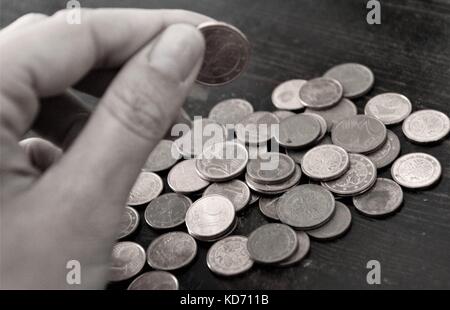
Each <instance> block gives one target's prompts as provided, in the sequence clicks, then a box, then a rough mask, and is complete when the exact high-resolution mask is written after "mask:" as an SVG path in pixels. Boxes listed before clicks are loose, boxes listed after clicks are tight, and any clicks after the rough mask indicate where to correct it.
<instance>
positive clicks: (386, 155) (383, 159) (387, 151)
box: [366, 130, 400, 169]
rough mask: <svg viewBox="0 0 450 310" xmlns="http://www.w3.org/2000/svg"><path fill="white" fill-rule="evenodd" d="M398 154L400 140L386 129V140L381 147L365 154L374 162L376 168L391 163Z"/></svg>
mask: <svg viewBox="0 0 450 310" xmlns="http://www.w3.org/2000/svg"><path fill="white" fill-rule="evenodd" d="M398 154H400V140H399V139H398V137H397V135H396V134H395V133H393V132H392V131H390V130H388V131H387V138H386V142H385V143H384V144H383V146H382V147H381V148H379V149H378V150H376V151H375V152H373V153H370V154H367V155H366V156H367V157H368V158H369V159H370V160H371V161H372V162H373V163H374V164H375V166H376V167H377V169H381V168H384V167H386V166H387V165H389V164H391V163H392V162H393V161H394V160H395V159H396V158H397V156H398Z"/></svg>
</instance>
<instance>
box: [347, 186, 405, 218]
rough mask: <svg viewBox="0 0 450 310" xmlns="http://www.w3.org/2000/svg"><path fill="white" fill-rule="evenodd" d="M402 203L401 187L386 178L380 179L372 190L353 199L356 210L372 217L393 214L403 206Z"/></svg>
mask: <svg viewBox="0 0 450 310" xmlns="http://www.w3.org/2000/svg"><path fill="white" fill-rule="evenodd" d="M402 202H403V191H402V188H401V187H400V185H398V184H397V183H395V182H394V181H392V180H390V179H385V178H378V179H377V182H376V183H375V185H374V186H373V187H372V188H371V189H370V190H368V191H367V192H365V193H364V194H362V195H359V196H355V197H353V204H354V205H355V207H356V209H357V210H358V211H360V212H361V213H362V214H364V215H367V216H370V217H377V216H384V215H387V214H390V213H393V212H394V211H396V210H397V209H398V208H399V207H400V206H401V204H402Z"/></svg>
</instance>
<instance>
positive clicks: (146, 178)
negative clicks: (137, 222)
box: [127, 172, 164, 206]
mask: <svg viewBox="0 0 450 310" xmlns="http://www.w3.org/2000/svg"><path fill="white" fill-rule="evenodd" d="M163 188H164V185H163V181H162V179H161V177H160V176H159V175H157V174H156V173H153V172H141V173H140V174H139V176H138V178H137V180H136V182H135V183H134V186H133V188H132V189H131V192H130V195H129V197H128V202H127V204H128V205H130V206H139V205H142V204H144V203H147V202H150V201H151V200H153V199H155V198H156V197H158V196H159V194H161V192H162V190H163Z"/></svg>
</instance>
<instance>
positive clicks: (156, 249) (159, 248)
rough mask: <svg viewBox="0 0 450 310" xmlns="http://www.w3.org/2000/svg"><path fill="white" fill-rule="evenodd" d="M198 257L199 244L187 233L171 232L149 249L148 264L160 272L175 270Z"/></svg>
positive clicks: (154, 242) (155, 241)
mask: <svg viewBox="0 0 450 310" xmlns="http://www.w3.org/2000/svg"><path fill="white" fill-rule="evenodd" d="M196 255H197V243H196V242H195V240H194V238H192V237H191V236H190V235H188V234H187V233H184V232H181V231H174V232H169V233H166V234H164V235H161V236H159V237H158V238H156V239H155V240H153V242H152V243H150V245H149V247H148V248H147V263H148V264H149V265H150V267H152V268H154V269H158V270H175V269H180V268H183V267H185V266H186V265H189V264H190V263H191V262H192V261H193V260H194V258H195V256H196Z"/></svg>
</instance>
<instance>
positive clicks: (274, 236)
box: [247, 223, 298, 264]
mask: <svg viewBox="0 0 450 310" xmlns="http://www.w3.org/2000/svg"><path fill="white" fill-rule="evenodd" d="M297 246H298V240H297V234H296V233H295V231H294V230H293V229H292V228H290V227H289V226H287V225H284V224H278V223H273V224H265V225H263V226H260V227H258V228H257V229H255V230H254V231H253V232H252V233H251V234H250V236H249V237H248V241H247V249H248V253H249V254H250V257H251V258H252V259H253V260H254V261H256V262H258V263H264V264H274V263H278V262H281V261H282V260H285V259H286V258H288V257H289V256H291V255H292V254H293V253H294V252H295V250H296V249H297Z"/></svg>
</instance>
